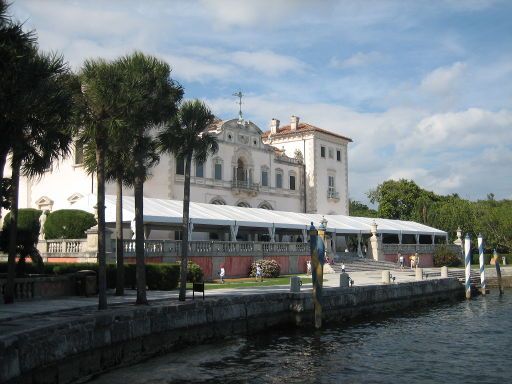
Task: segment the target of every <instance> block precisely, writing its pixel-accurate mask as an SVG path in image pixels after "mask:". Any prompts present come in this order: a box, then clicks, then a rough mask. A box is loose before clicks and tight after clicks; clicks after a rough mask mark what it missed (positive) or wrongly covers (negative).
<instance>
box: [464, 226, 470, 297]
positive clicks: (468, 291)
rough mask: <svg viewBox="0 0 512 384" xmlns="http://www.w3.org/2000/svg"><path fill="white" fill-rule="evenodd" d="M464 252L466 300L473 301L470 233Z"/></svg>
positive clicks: (465, 242) (466, 239)
mask: <svg viewBox="0 0 512 384" xmlns="http://www.w3.org/2000/svg"><path fill="white" fill-rule="evenodd" d="M464 251H465V254H466V257H465V261H466V299H471V239H470V238H469V233H467V234H466V238H465V239H464Z"/></svg>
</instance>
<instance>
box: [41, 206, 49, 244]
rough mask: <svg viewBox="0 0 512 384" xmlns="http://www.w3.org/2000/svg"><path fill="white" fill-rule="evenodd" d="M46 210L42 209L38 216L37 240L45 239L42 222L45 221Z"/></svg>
mask: <svg viewBox="0 0 512 384" xmlns="http://www.w3.org/2000/svg"><path fill="white" fill-rule="evenodd" d="M47 212H48V211H43V213H41V216H39V240H45V233H44V224H45V223H46V218H47Z"/></svg>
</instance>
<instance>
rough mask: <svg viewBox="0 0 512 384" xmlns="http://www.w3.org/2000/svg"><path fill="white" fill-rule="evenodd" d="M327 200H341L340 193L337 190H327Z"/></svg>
mask: <svg viewBox="0 0 512 384" xmlns="http://www.w3.org/2000/svg"><path fill="white" fill-rule="evenodd" d="M327 198H328V199H339V198H340V193H339V192H336V190H334V189H328V190H327Z"/></svg>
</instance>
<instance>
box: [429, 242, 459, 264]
mask: <svg viewBox="0 0 512 384" xmlns="http://www.w3.org/2000/svg"><path fill="white" fill-rule="evenodd" d="M461 264H462V260H461V259H460V256H459V255H458V254H457V253H455V252H454V251H452V250H451V249H450V248H448V247H446V246H445V245H443V244H441V245H439V246H437V247H436V250H435V252H434V266H435V267H444V266H446V267H458V266H459V265H461Z"/></svg>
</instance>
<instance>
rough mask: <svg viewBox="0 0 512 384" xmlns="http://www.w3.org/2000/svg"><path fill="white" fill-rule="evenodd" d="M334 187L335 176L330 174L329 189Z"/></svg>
mask: <svg viewBox="0 0 512 384" xmlns="http://www.w3.org/2000/svg"><path fill="white" fill-rule="evenodd" d="M331 188H333V189H334V176H329V189H331Z"/></svg>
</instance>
